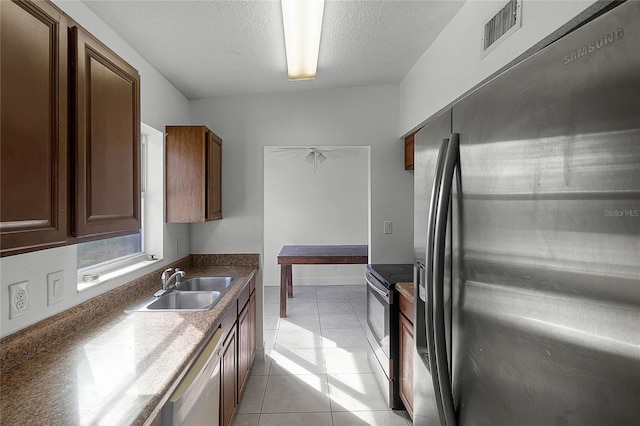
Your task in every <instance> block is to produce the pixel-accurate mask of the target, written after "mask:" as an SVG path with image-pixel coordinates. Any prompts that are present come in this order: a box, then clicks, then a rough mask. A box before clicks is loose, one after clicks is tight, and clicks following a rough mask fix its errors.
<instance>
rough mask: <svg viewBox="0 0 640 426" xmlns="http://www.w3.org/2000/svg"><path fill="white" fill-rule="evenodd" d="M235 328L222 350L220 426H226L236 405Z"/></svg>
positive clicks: (229, 422)
mask: <svg viewBox="0 0 640 426" xmlns="http://www.w3.org/2000/svg"><path fill="white" fill-rule="evenodd" d="M236 337H237V335H236V328H235V326H234V327H233V328H232V329H231V331H230V332H229V334H228V335H227V338H226V340H225V342H224V346H223V348H222V360H221V362H222V366H221V368H220V371H221V373H222V377H221V382H220V425H221V426H228V425H229V424H231V418H232V417H233V412H234V410H235V407H236V404H237V392H238V388H237V383H238V382H237V376H236V372H237V370H236V368H237V357H236Z"/></svg>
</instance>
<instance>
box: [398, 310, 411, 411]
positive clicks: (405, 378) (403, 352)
mask: <svg viewBox="0 0 640 426" xmlns="http://www.w3.org/2000/svg"><path fill="white" fill-rule="evenodd" d="M413 342H414V340H413V324H412V323H411V321H409V320H408V319H407V318H406V317H405V316H404V315H400V342H399V345H400V371H399V373H400V374H399V375H400V386H399V387H400V399H402V402H403V403H404V405H405V408H406V409H407V411H408V412H409V414H410V415H411V416H412V417H413Z"/></svg>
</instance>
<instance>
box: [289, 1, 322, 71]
mask: <svg viewBox="0 0 640 426" xmlns="http://www.w3.org/2000/svg"><path fill="white" fill-rule="evenodd" d="M281 4H282V21H283V23H284V41H285V48H286V53H287V70H288V73H289V80H312V79H314V78H316V72H317V70H318V52H319V51H320V32H321V31H322V13H323V11H324V0H281Z"/></svg>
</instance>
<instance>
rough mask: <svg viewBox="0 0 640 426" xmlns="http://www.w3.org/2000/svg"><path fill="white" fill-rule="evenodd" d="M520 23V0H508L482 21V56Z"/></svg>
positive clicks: (511, 32) (518, 26)
mask: <svg viewBox="0 0 640 426" xmlns="http://www.w3.org/2000/svg"><path fill="white" fill-rule="evenodd" d="M521 25H522V0H509V1H508V2H507V3H506V4H505V5H504V6H502V7H501V8H500V10H498V12H497V13H496V14H494V15H492V16H491V17H490V18H489V19H486V20H485V21H484V22H483V23H482V57H483V58H484V57H485V56H486V55H487V54H488V53H489V52H491V51H492V50H493V49H494V48H495V47H496V46H497V45H499V44H500V43H501V42H502V41H503V40H504V39H506V38H507V37H509V36H510V35H511V34H513V32H514V31H516V30H517V29H518V28H520V26H521Z"/></svg>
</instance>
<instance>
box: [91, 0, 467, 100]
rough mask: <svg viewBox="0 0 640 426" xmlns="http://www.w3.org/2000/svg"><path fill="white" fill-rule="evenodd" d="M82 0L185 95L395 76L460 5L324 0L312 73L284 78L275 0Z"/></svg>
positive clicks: (386, 80) (348, 83)
mask: <svg viewBox="0 0 640 426" xmlns="http://www.w3.org/2000/svg"><path fill="white" fill-rule="evenodd" d="M83 2H84V3H85V4H86V5H87V6H88V7H89V8H90V9H91V10H92V11H93V12H94V13H95V14H96V15H97V16H98V17H100V18H101V19H102V20H103V21H105V22H106V23H107V24H108V25H109V26H110V27H111V28H112V29H113V30H114V31H115V32H116V33H117V34H118V35H120V37H122V38H123V39H124V40H125V41H126V42H127V43H129V44H130V45H131V46H132V47H133V48H134V49H135V50H136V51H137V52H138V53H139V54H140V55H142V56H143V57H144V58H145V59H146V60H147V61H148V62H149V63H150V64H151V65H153V66H154V67H155V68H156V69H157V70H158V71H159V72H160V73H161V74H162V75H163V76H164V77H165V78H167V79H168V80H169V81H170V82H171V83H172V84H173V85H174V86H175V87H177V88H178V90H180V91H181V92H182V93H183V94H184V95H185V96H186V97H187V98H189V99H198V98H207V97H216V96H229V95H245V94H255V93H269V92H285V91H292V90H306V89H321V88H337V87H354V86H367V85H377V84H393V83H399V82H400V80H402V78H403V77H404V76H405V75H406V74H407V72H409V70H410V69H411V67H413V65H414V64H415V63H416V61H417V60H418V59H419V58H420V56H422V54H423V53H424V52H425V50H426V49H427V48H428V47H429V45H430V44H431V42H432V41H433V40H434V39H435V38H436V37H437V36H438V34H439V33H440V32H441V31H442V29H443V28H444V27H445V26H446V25H447V23H448V22H449V21H450V20H451V18H452V17H453V16H454V15H455V13H456V12H457V11H458V10H459V9H460V7H461V6H462V4H463V3H464V2H463V1H451V0H449V1H431V0H422V1H399V0H384V1H353V0H326V2H325V9H324V18H323V24H322V39H321V42H320V55H319V59H318V75H317V78H316V79H315V80H309V81H292V82H290V81H289V80H288V79H287V70H286V58H285V48H284V31H283V29H282V13H281V9H280V1H279V0H263V1H255V0H254V1H241V0H229V1H222V0H213V1H211V0H209V1H204V0H201V1H158V0H145V1H115V0H83Z"/></svg>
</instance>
